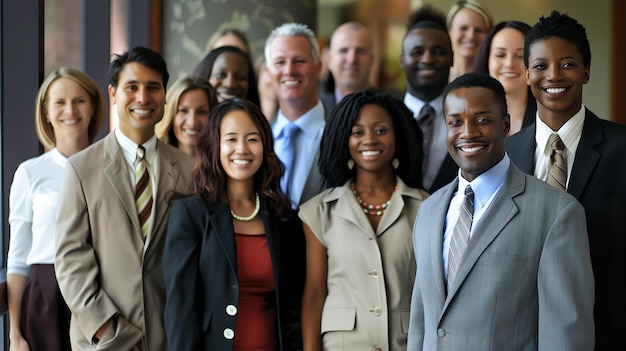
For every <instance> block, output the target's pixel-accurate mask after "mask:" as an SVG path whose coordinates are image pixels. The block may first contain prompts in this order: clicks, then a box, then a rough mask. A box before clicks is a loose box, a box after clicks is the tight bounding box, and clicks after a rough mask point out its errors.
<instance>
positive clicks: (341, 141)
mask: <svg viewBox="0 0 626 351" xmlns="http://www.w3.org/2000/svg"><path fill="white" fill-rule="evenodd" d="M368 104H373V105H378V106H380V107H382V108H383V109H385V110H386V111H387V112H389V115H390V116H391V119H392V120H393V129H394V132H395V136H396V155H395V157H396V158H398V160H399V161H400V165H399V167H398V169H396V170H395V174H396V175H397V176H398V177H400V179H402V181H403V182H404V183H405V184H407V185H408V186H411V187H414V188H419V187H421V186H422V158H423V156H422V155H423V151H422V150H423V148H422V131H421V130H420V128H419V126H418V125H417V122H416V120H415V118H413V114H412V113H411V111H410V110H409V109H408V108H407V107H406V106H405V105H404V103H402V101H399V100H396V99H394V98H392V97H390V96H387V95H384V94H380V93H377V92H374V91H372V90H370V89H368V90H363V91H360V92H356V93H353V94H350V95H347V96H346V97H344V98H343V99H341V101H340V102H339V104H337V106H335V108H334V109H333V110H332V111H331V113H330V117H329V119H328V121H327V122H326V128H325V129H324V135H323V136H322V141H321V145H320V159H319V169H320V173H321V175H322V177H323V178H324V181H325V182H326V185H327V186H328V187H336V186H341V185H343V184H344V183H345V182H347V181H348V180H349V179H350V178H351V177H353V176H354V173H355V170H354V169H352V170H350V169H349V168H348V166H347V162H348V160H349V159H350V150H349V147H348V139H349V138H350V134H351V133H352V127H353V126H354V123H355V122H356V120H357V118H358V117H359V113H360V111H361V108H362V107H363V106H364V105H368Z"/></svg>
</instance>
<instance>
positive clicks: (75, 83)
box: [7, 67, 105, 350]
mask: <svg viewBox="0 0 626 351" xmlns="http://www.w3.org/2000/svg"><path fill="white" fill-rule="evenodd" d="M104 118H105V115H104V104H103V100H102V95H101V94H100V91H99V89H98V86H97V85H96V84H95V82H94V81H93V80H92V79H91V78H90V77H89V76H87V75H86V74H85V73H83V72H81V71H79V70H76V69H73V68H67V67H63V68H60V69H58V70H55V71H53V72H52V73H51V74H50V75H49V76H48V77H47V78H46V80H45V81H44V82H43V83H42V84H41V87H40V88H39V92H38V94H37V101H36V110H35V124H36V128H37V136H38V138H39V141H40V142H41V144H42V145H43V147H44V149H45V151H46V152H45V153H44V154H42V155H40V156H38V157H35V158H32V159H29V160H26V161H24V162H22V163H21V164H20V165H19V167H18V168H17V170H16V171H15V175H14V177H13V183H12V184H11V191H10V195H9V225H10V231H11V236H10V240H9V253H8V255H7V287H8V300H9V318H10V322H11V323H10V326H11V327H10V330H9V340H10V350H70V344H69V318H70V313H69V310H68V308H67V305H66V304H65V302H64V301H63V298H62V296H61V293H60V291H59V288H58V285H57V282H56V277H55V275H54V266H53V263H54V256H55V242H54V240H55V227H56V214H57V208H58V206H59V204H60V203H61V202H62V201H61V199H60V198H59V194H60V187H61V181H62V177H63V173H64V167H65V163H66V161H67V158H68V157H69V156H71V155H73V154H75V153H77V152H79V151H80V150H82V149H84V148H86V147H87V146H89V144H91V143H92V142H93V140H94V138H95V137H96V134H97V133H98V131H99V129H100V127H101V126H102V124H103V122H104Z"/></svg>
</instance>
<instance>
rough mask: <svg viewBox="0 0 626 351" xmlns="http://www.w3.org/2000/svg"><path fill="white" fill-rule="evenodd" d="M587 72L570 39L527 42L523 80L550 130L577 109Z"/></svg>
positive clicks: (587, 69) (581, 100)
mask: <svg viewBox="0 0 626 351" xmlns="http://www.w3.org/2000/svg"><path fill="white" fill-rule="evenodd" d="M589 71H590V67H589V66H585V65H584V64H583V57H582V54H581V53H580V52H579V51H578V49H577V48H576V45H575V44H574V43H572V42H570V41H567V40H565V39H562V38H559V37H551V38H548V39H543V40H537V41H535V42H533V43H532V44H531V45H530V50H529V55H528V69H527V70H526V83H527V84H528V85H529V86H530V89H531V91H532V93H533V96H534V97H535V99H537V110H538V112H539V118H541V120H542V121H543V122H544V123H545V124H547V125H548V126H549V127H550V128H552V130H554V131H557V130H559V129H560V128H561V127H562V126H563V124H565V123H566V122H567V121H569V119H570V118H572V117H573V116H574V114H576V112H578V111H579V110H580V108H581V106H582V103H583V85H585V84H587V82H589Z"/></svg>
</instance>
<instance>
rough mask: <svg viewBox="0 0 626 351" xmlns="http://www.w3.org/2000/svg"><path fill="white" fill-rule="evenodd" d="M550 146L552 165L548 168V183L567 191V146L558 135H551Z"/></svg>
mask: <svg viewBox="0 0 626 351" xmlns="http://www.w3.org/2000/svg"><path fill="white" fill-rule="evenodd" d="M548 145H550V148H552V152H551V153H550V164H549V166H548V178H547V179H546V183H548V184H550V185H552V186H554V187H557V188H559V189H561V190H565V185H566V184H567V166H566V165H565V144H563V141H562V140H561V137H559V135H558V134H556V133H554V134H551V135H550V137H549V138H548Z"/></svg>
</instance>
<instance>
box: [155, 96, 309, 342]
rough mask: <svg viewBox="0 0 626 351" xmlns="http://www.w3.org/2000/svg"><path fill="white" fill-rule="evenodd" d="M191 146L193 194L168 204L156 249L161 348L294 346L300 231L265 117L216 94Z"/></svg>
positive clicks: (302, 272) (301, 248) (299, 281)
mask: <svg viewBox="0 0 626 351" xmlns="http://www.w3.org/2000/svg"><path fill="white" fill-rule="evenodd" d="M196 154H197V157H198V158H197V163H196V167H195V168H194V171H193V174H192V176H193V184H194V189H193V196H189V197H186V198H184V199H180V200H177V201H176V202H175V203H174V205H173V207H172V212H171V214H170V218H169V223H168V230H167V238H166V242H165V250H164V253H163V274H164V277H165V287H166V294H167V298H166V303H165V317H164V318H165V321H164V322H165V330H166V333H167V339H168V345H169V349H170V350H177V351H182V350H194V351H195V350H247V349H254V350H267V351H270V350H271V351H275V350H297V349H300V348H301V336H300V335H301V334H300V325H299V309H300V302H301V299H302V289H303V283H304V275H305V268H304V264H305V261H304V256H305V254H304V236H303V232H302V225H301V223H300V221H299V220H298V218H297V216H296V215H295V214H294V213H293V212H292V210H291V207H290V202H289V200H288V198H286V197H285V196H284V194H282V193H281V191H280V190H279V189H280V177H281V174H282V166H281V164H280V162H279V160H278V158H277V157H276V154H275V153H274V150H273V138H272V132H271V128H270V126H269V124H268V122H267V120H266V119H265V117H264V116H263V114H262V113H261V111H260V110H259V108H258V107H257V106H255V105H254V104H252V103H250V102H249V101H247V100H242V99H234V100H227V101H224V102H223V103H221V104H219V105H217V106H216V107H215V108H214V109H212V110H211V113H210V116H209V122H208V123H207V124H206V125H205V127H204V129H203V131H202V135H201V136H200V138H199V140H198V145H197V150H196Z"/></svg>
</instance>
